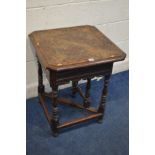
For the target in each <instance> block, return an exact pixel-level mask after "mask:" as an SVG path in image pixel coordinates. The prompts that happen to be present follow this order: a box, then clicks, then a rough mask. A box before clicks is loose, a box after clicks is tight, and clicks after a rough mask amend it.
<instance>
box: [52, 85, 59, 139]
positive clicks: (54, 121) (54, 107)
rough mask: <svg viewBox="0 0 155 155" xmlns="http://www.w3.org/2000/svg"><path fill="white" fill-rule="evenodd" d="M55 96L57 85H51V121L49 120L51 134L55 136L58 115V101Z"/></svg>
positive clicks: (56, 94)
mask: <svg viewBox="0 0 155 155" xmlns="http://www.w3.org/2000/svg"><path fill="white" fill-rule="evenodd" d="M57 96H58V86H57V85H53V86H52V101H53V102H52V113H53V115H52V117H53V119H52V122H51V128H52V130H53V135H54V136H55V137H56V136H58V128H57V126H58V125H59V116H58V102H57Z"/></svg>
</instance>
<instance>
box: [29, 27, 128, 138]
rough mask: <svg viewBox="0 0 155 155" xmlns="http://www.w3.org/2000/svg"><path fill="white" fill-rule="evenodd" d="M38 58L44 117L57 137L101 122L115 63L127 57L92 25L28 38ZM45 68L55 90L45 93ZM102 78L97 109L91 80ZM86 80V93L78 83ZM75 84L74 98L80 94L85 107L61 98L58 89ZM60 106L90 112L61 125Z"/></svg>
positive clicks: (57, 30)
mask: <svg viewBox="0 0 155 155" xmlns="http://www.w3.org/2000/svg"><path fill="white" fill-rule="evenodd" d="M29 37H30V39H31V41H32V43H33V45H34V47H35V49H36V55H37V58H38V95H39V101H40V104H41V105H42V107H43V110H44V112H45V116H46V117H47V120H48V122H49V124H50V127H51V129H52V131H53V135H54V136H57V135H58V132H59V129H61V128H65V127H69V126H73V125H76V124H79V123H81V122H86V121H89V120H92V119H96V120H98V121H99V122H101V121H102V119H103V116H104V110H105V103H106V96H107V89H108V82H109V79H110V76H111V73H112V68H113V63H114V62H116V61H121V60H124V59H125V57H126V54H125V53H124V52H123V51H122V50H121V49H120V48H118V47H117V46H116V45H115V44H114V43H113V42H112V41H110V40H109V39H108V38H107V37H106V36H105V35H104V34H102V33H101V32H100V31H99V30H98V29H96V28H95V27H93V26H89V25H86V26H77V27H70V28H60V29H51V30H43V31H35V32H32V33H31V34H30V35H29ZM42 69H43V70H45V72H46V76H47V79H48V81H49V84H50V86H51V88H52V92H51V93H46V92H45V90H44V84H43V75H42ZM97 76H103V77H104V82H103V91H102V94H101V100H100V104H99V107H98V109H95V108H93V107H91V106H90V105H91V103H90V87H91V79H92V78H94V77H97ZM81 79H86V80H87V83H86V91H85V93H83V92H82V91H81V89H80V87H79V86H78V81H79V80H81ZM70 81H72V95H73V96H74V95H75V94H76V93H79V94H80V95H81V97H82V98H83V104H77V103H75V102H73V101H71V100H68V99H65V98H58V97H57V96H58V86H59V85H62V84H66V83H68V82H70ZM45 97H50V98H51V101H52V114H50V113H49V111H48V108H47V106H46V104H45ZM58 104H65V105H69V106H72V107H75V108H79V109H82V110H85V111H87V112H90V113H91V114H90V115H88V116H85V117H83V118H79V119H74V120H72V121H68V122H64V123H60V122H59V116H58Z"/></svg>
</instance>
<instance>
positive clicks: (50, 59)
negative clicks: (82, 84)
mask: <svg viewBox="0 0 155 155" xmlns="http://www.w3.org/2000/svg"><path fill="white" fill-rule="evenodd" d="M29 37H30V39H31V41H32V43H33V45H34V47H35V49H36V52H37V56H38V58H39V60H40V61H41V63H42V64H43V65H44V67H45V68H46V69H53V70H57V71H58V70H63V69H69V68H79V67H84V66H90V65H94V64H100V63H108V62H116V61H121V60H124V59H125V57H126V54H125V53H124V52H123V51H122V50H121V49H120V48H119V47H117V46H116V45H115V44H114V43H113V42H112V41H110V40H109V39H108V38H107V37H106V36H105V35H104V34H103V33H101V32H100V31H99V30H98V29H97V28H95V27H94V26H89V25H86V26H76V27H69V28H59V29H51V30H42V31H35V32H32V33H31V34H30V35H29Z"/></svg>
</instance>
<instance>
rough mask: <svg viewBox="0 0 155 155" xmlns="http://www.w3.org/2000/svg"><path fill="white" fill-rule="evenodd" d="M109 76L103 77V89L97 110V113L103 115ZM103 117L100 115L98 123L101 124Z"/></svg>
mask: <svg viewBox="0 0 155 155" xmlns="http://www.w3.org/2000/svg"><path fill="white" fill-rule="evenodd" d="M110 76H111V74H108V75H105V77H104V87H103V91H102V95H101V101H100V106H99V109H98V112H99V113H103V115H104V111H105V104H106V97H107V94H108V84H109V80H110ZM103 115H102V117H100V119H99V122H102V119H103Z"/></svg>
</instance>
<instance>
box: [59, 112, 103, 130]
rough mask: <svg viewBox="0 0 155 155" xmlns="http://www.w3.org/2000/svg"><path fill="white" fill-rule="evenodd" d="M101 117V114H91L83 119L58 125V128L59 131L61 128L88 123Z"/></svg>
mask: <svg viewBox="0 0 155 155" xmlns="http://www.w3.org/2000/svg"><path fill="white" fill-rule="evenodd" d="M101 116H102V114H101V113H98V114H92V115H90V116H86V117H84V118H78V119H75V120H72V121H69V122H65V123H64V124H61V125H59V126H58V128H60V129H61V128H64V127H69V126H73V125H76V124H78V123H82V122H86V121H89V120H92V119H97V118H99V117H101Z"/></svg>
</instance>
